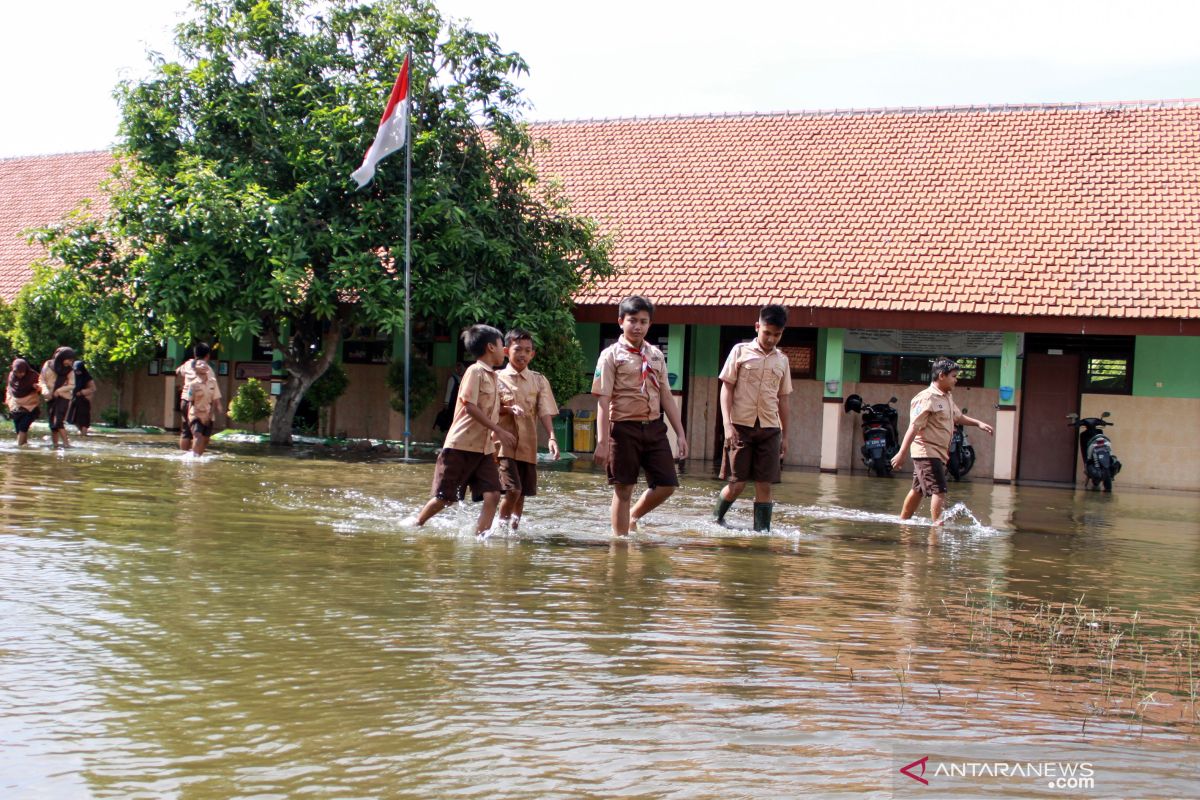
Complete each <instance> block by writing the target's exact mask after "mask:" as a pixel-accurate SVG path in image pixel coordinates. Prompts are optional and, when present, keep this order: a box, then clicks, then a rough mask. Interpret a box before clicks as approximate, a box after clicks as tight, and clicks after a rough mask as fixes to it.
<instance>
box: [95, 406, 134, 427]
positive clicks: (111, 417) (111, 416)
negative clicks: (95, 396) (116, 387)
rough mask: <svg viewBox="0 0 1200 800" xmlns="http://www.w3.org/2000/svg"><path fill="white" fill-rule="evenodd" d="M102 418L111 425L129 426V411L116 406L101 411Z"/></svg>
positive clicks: (106, 423)
mask: <svg viewBox="0 0 1200 800" xmlns="http://www.w3.org/2000/svg"><path fill="white" fill-rule="evenodd" d="M100 420H101V421H102V422H103V423H104V424H105V425H111V426H112V427H114V428H128V427H129V412H128V411H126V410H125V409H122V408H117V407H116V406H109V407H108V408H106V409H104V410H103V411H101V412H100Z"/></svg>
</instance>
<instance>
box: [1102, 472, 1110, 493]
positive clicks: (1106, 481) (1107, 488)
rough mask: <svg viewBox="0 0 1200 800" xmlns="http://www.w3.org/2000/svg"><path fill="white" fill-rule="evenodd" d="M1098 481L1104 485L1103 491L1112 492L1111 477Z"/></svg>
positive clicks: (1106, 476) (1107, 476)
mask: <svg viewBox="0 0 1200 800" xmlns="http://www.w3.org/2000/svg"><path fill="white" fill-rule="evenodd" d="M1100 480H1101V481H1103V483H1104V491H1106V492H1111V491H1112V475H1105V476H1104V477H1103V478H1101V479H1100Z"/></svg>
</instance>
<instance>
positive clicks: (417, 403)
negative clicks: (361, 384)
mask: <svg viewBox="0 0 1200 800" xmlns="http://www.w3.org/2000/svg"><path fill="white" fill-rule="evenodd" d="M411 380H412V384H411V385H410V386H409V389H408V393H409V399H410V400H411V401H412V407H413V410H412V414H411V415H410V416H412V417H416V416H417V415H418V414H420V413H421V412H422V411H424V410H425V408H426V407H427V406H428V405H429V404H430V403H431V402H433V398H434V396H435V395H436V394H437V379H435V378H434V377H433V368H432V367H430V366H429V365H428V364H426V363H425V362H424V361H422V360H420V359H413V365H412V376H411ZM387 385H388V388H389V389H391V390H392V396H391V398H390V400H389V401H388V402H389V403H391V406H392V410H393V411H395V412H396V413H397V414H403V413H404V360H403V359H400V358H397V359H396V360H394V361H393V362H392V363H391V364H390V365H389V366H388V374H387Z"/></svg>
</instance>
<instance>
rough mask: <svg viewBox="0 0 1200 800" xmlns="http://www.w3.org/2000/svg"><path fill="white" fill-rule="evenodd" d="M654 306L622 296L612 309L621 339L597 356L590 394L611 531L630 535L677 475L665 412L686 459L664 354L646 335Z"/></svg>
mask: <svg viewBox="0 0 1200 800" xmlns="http://www.w3.org/2000/svg"><path fill="white" fill-rule="evenodd" d="M653 314H654V306H653V305H652V304H651V303H650V301H649V300H647V299H646V298H644V297H638V296H636V295H634V296H632V297H626V298H625V299H624V300H622V301H621V304H620V305H619V306H618V307H617V324H619V325H620V326H621V338H619V339H617V341H616V343H615V344H613V345H612V346H611V347H608V348H605V350H604V352H602V353H601V354H600V358H599V359H598V360H597V361H596V375H595V380H593V381H592V394H593V395H595V396H596V453H595V462H596V463H597V464H599V465H600V466H605V465H607V468H608V469H607V471H608V482H609V483H610V484H611V485H612V487H613V499H612V508H611V519H612V529H613V533H614V534H616V535H617V536H627V535H629V530H630V528H634V529H636V527H637V521H638V520H639V519H641V518H642V517H644V516H646V514H648V513H650V512H651V511H653V510H654V509H655V508H657V507H658V506H659V505H661V504H662V503H663V501H664V500H666V499H667V498H668V497H670V496H671V495H672V494H673V493H674V492H675V487H676V486H678V485H679V477H678V476H677V475H676V474H675V459H674V458H673V457H672V455H671V443H670V441H669V440H668V439H667V426H666V424H665V423H664V422H663V419H662V418H663V414H664V413H665V414H666V416H667V420H668V421H669V422H670V423H671V427H672V428H674V429H675V436H676V437H677V440H678V442H679V458H680V460H682V459H685V458H687V455H688V445H687V434H686V433H685V432H684V430H683V421H682V420H681V419H680V417H679V406H677V405H676V404H675V398H674V396H673V395H672V394H671V386H670V379H669V378H668V377H667V359H666V357H665V356H663V352H662V350H659V349H658V348H657V347H655V346H654V345H652V344H650V343H649V342H647V341H646V334H647V333H648V332H649V331H650V318H651V316H652V315H653ZM640 470H645V471H646V484H647V486H648V487H649V488H647V489H646V491H645V493H644V494H643V495H642V496H641V497H640V498H638V501H637V503H636V504H635V505H634V506H633V508H632V510H631V509H630V507H629V504H630V500H631V499H632V497H633V487H634V485H635V484H636V483H637V479H638V472H639V471H640Z"/></svg>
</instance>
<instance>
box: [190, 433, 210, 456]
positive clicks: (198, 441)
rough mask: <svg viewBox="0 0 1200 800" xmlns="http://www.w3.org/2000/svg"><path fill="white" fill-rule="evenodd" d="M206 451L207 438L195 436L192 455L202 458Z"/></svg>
mask: <svg viewBox="0 0 1200 800" xmlns="http://www.w3.org/2000/svg"><path fill="white" fill-rule="evenodd" d="M207 449H208V437H207V436H203V435H200V434H196V436H195V440H194V443H193V444H192V455H194V456H202V455H204V451H205V450H207Z"/></svg>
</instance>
